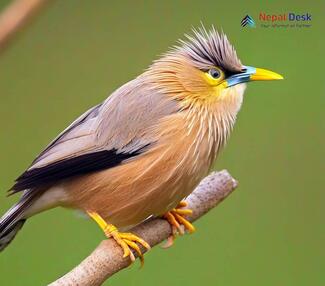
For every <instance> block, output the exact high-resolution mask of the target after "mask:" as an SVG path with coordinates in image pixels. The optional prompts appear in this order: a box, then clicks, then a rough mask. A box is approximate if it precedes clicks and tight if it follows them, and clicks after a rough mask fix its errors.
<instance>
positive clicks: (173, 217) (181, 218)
mask: <svg viewBox="0 0 325 286" xmlns="http://www.w3.org/2000/svg"><path fill="white" fill-rule="evenodd" d="M186 206H187V203H186V202H185V201H181V202H180V203H179V204H178V206H177V207H176V208H174V209H172V210H171V211H169V212H167V213H165V214H164V215H163V217H164V218H165V219H166V220H167V221H168V222H169V224H170V225H171V226H172V232H173V233H172V235H171V236H170V237H169V238H168V240H167V243H166V244H165V245H164V248H167V247H170V246H172V245H173V243H174V240H175V238H176V236H177V234H179V235H183V234H184V228H185V230H187V231H188V232H189V233H193V232H194V231H195V227H194V226H193V225H192V224H191V223H190V222H189V221H188V220H187V219H186V218H185V217H186V216H188V215H191V214H192V210H190V209H185V208H184V207H186Z"/></svg>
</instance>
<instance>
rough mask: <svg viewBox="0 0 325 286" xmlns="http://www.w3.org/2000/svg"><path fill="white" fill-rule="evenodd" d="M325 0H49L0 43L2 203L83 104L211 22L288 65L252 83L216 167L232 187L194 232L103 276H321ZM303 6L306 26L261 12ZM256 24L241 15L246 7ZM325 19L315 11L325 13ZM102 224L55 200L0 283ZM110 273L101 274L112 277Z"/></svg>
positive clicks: (58, 263)
mask: <svg viewBox="0 0 325 286" xmlns="http://www.w3.org/2000/svg"><path fill="white" fill-rule="evenodd" d="M8 2H9V1H1V0H0V7H1V8H3V7H4V6H5V5H6V4H7V3H8ZM324 8H325V6H324V2H323V1H310V2H307V1H306V2H305V1H269V2H267V3H266V2H265V3H263V4H262V2H261V1H257V0H256V1H238V2H236V4H235V3H234V2H229V1H122V2H119V3H117V1H114V2H113V1H99V0H97V1H85V0H84V1H77V0H70V1H64V0H60V1H59V0H58V1H52V3H51V5H50V6H49V7H48V9H45V10H44V11H42V13H41V14H40V16H39V17H37V18H36V19H35V21H33V23H32V24H31V25H29V26H28V27H27V28H26V29H24V31H23V32H22V33H20V34H19V37H18V38H16V39H15V41H14V42H13V43H12V45H11V46H10V47H9V49H7V50H6V51H5V52H4V53H3V54H1V55H0V97H1V99H0V130H1V140H0V162H1V165H0V178H1V182H0V188H1V190H2V192H3V193H2V196H1V200H0V210H1V212H4V211H5V210H6V209H7V208H9V207H10V206H11V205H12V204H13V202H14V201H16V199H17V197H10V198H5V190H7V189H8V188H9V187H10V186H11V184H12V183H13V180H14V179H15V178H16V177H17V176H18V175H19V174H20V173H21V172H22V171H23V170H24V168H26V167H27V166H28V165H29V163H30V162H31V161H32V159H33V158H34V157H35V156H36V155H37V154H38V152H40V151H41V149H42V148H43V147H44V146H46V144H47V143H48V142H49V141H50V140H51V139H52V138H53V137H55V136H56V135H57V134H58V132H60V131H61V130H62V129H63V128H65V127H66V126H67V125H68V124H69V123H70V122H71V121H72V120H73V119H74V118H76V117H77V116H78V115H79V114H80V113H82V112H83V111H85V110H86V109H87V108H89V107H91V106H93V105H95V104H97V103H98V102H100V101H102V100H103V99H105V97H106V96H107V95H108V94H109V93H111V92H112V91H113V90H114V89H115V88H117V87H118V86H120V85H121V84H123V83H124V82H126V81H128V80H130V79H132V78H134V77H135V76H136V75H138V74H139V73H141V72H142V71H143V70H144V69H145V68H146V67H147V66H148V65H149V64H150V62H151V61H152V60H153V59H155V58H157V55H159V54H161V53H163V52H164V51H166V49H167V48H168V47H169V46H171V45H173V44H174V43H175V41H176V40H177V39H178V38H180V37H182V35H183V34H184V33H185V32H189V31H190V29H191V27H192V26H195V27H196V26H198V25H200V21H202V22H203V23H204V24H205V25H207V26H208V25H211V24H214V25H215V26H216V27H219V28H222V29H223V30H224V31H225V32H226V33H227V35H228V36H229V38H230V40H231V41H232V43H233V44H234V45H235V47H236V49H237V52H238V54H239V56H240V58H241V60H242V62H243V63H245V64H247V65H252V66H257V67H264V68H269V69H271V70H274V71H276V72H279V73H281V74H283V75H284V77H285V80H284V81H279V82H260V83H253V84H249V86H248V89H247V91H246V96H245V102H244V105H243V108H242V111H241V112H240V114H239V118H238V122H237V124H236V127H235V130H234V132H233V135H232V137H231V140H230V142H229V144H228V146H227V148H226V149H225V151H224V152H223V153H222V155H221V157H220V158H219V160H218V162H217V164H216V169H223V168H227V169H228V170H229V171H230V172H231V173H232V175H233V176H234V177H235V178H237V179H238V180H239V182H240V185H239V188H238V190H237V191H236V192H235V193H234V194H233V195H232V196H231V197H230V198H229V199H227V200H226V201H225V202H224V203H223V204H222V205H221V206H220V207H218V208H217V209H215V210H213V211H212V212H211V213H209V214H208V215H206V216H205V217H204V218H202V219H201V220H200V221H199V222H198V223H197V224H196V226H197V229H198V231H197V233H195V234H194V235H192V236H185V237H182V238H180V239H179V240H177V242H176V244H175V246H174V247H173V248H171V249H169V250H161V249H159V248H155V249H154V250H153V251H151V252H150V253H149V254H147V255H146V265H145V267H144V268H143V269H142V270H141V271H139V269H138V267H137V266H133V267H132V268H130V269H128V270H126V271H122V272H120V273H119V274H118V275H115V276H114V277H113V278H112V279H111V281H110V283H109V284H110V285H130V286H131V285H153V284H155V285H156V286H159V285H180V284H181V283H184V284H186V285H227V286H231V285H264V286H268V285H296V286H298V285H313V286H316V285H324V282H325V278H324V273H323V272H324V266H325V265H324V260H325V253H324V252H325V251H324V244H323V243H324V239H325V237H324V236H325V231H324V215H325V213H324V201H325V192H324V164H323V162H322V159H324V134H325V133H324V131H325V130H324V112H323V109H324V104H325V101H324V95H325V93H324V91H325V85H324V79H323V70H322V68H323V66H324V55H323V53H324V37H323V26H324V22H323V20H322V19H321V17H322V16H323V15H322V14H321V13H322V11H324ZM263 11H264V12H266V13H269V14H272V13H284V12H297V13H298V12H299V13H307V12H309V13H311V14H312V17H313V20H312V27H311V28H305V29H298V28H295V29H272V28H270V29H265V28H261V27H259V25H258V21H257V19H258V15H259V12H263ZM247 13H248V14H249V15H251V16H252V17H253V18H254V19H255V20H256V22H257V28H255V29H249V28H245V29H244V28H241V27H240V24H239V23H240V20H241V19H242V18H243V16H245V15H246V14H247ZM322 23H323V24H322ZM101 239H103V235H102V233H101V231H100V230H99V229H98V227H97V226H96V225H95V224H94V223H93V222H91V221H89V220H85V219H83V218H80V216H78V215H77V216H76V215H74V213H73V212H71V211H69V210H63V209H55V210H51V211H48V212H46V213H43V214H42V215H39V216H36V217H34V218H32V219H30V220H29V221H28V223H27V224H26V226H25V227H24V229H23V230H22V231H21V232H20V233H19V235H18V236H17V238H16V239H15V241H14V242H13V243H12V245H10V247H8V249H6V251H5V252H3V253H1V255H0V284H1V285H44V284H46V283H48V282H50V281H52V280H54V279H56V278H57V277H58V276H60V275H62V274H63V273H65V272H66V271H68V270H70V269H71V268H72V267H73V266H75V265H76V264H77V263H79V262H80V261H81V259H82V258H84V257H85V256H86V255H87V254H88V253H89V252H90V251H91V250H92V249H93V248H94V247H95V246H96V245H97V244H98V243H99V241H100V240H101ZM107 285H108V283H107Z"/></svg>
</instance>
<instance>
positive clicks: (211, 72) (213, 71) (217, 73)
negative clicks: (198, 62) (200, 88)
mask: <svg viewBox="0 0 325 286" xmlns="http://www.w3.org/2000/svg"><path fill="white" fill-rule="evenodd" d="M209 75H210V76H211V77H213V78H214V79H217V78H219V77H220V76H221V72H220V71H219V70H217V69H215V68H212V69H209Z"/></svg>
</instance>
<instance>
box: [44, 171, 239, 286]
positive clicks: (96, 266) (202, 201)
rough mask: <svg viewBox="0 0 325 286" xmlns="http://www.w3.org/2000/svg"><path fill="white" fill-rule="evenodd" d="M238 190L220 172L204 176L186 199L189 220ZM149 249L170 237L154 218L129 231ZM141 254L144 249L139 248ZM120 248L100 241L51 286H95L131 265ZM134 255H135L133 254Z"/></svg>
mask: <svg viewBox="0 0 325 286" xmlns="http://www.w3.org/2000/svg"><path fill="white" fill-rule="evenodd" d="M236 187H237V181H236V180H234V179H233V178H232V177H231V176H230V174H229V173H228V172H227V171H226V170H223V171H221V172H213V173H212V174H210V175H209V176H207V177H206V178H205V179H204V180H202V182H201V183H200V184H199V186H198V187H197V188H196V189H195V190H194V192H193V193H192V194H191V195H190V196H189V197H188V198H187V199H186V201H187V203H188V207H189V208H190V209H192V210H193V215H191V216H190V217H189V221H195V220H197V219H198V218H200V217H201V216H203V215H204V214H205V213H207V212H208V211H209V210H211V209H212V208H214V207H215V206H217V205H218V204H219V203H220V202H222V201H223V200H224V199H225V198H226V197H227V196H228V195H230V194H231V193H232V191H233V190H234V189H235V188H236ZM131 232H134V233H136V234H137V235H139V236H140V237H141V238H143V239H144V240H145V241H147V242H148V243H149V244H150V245H151V246H152V247H153V246H155V245H157V244H159V243H160V242H162V241H164V240H165V239H167V238H168V237H169V236H170V235H171V227H170V225H169V224H168V222H167V221H165V220H163V219H153V220H150V221H147V222H145V223H142V224H140V225H139V226H137V227H135V228H134V229H132V230H131ZM142 251H145V249H143V248H142ZM122 255H123V253H122V250H121V248H120V247H119V246H118V245H117V244H116V243H115V241H114V240H113V239H108V240H104V241H102V242H101V243H100V244H99V246H98V247H97V248H96V249H95V250H94V251H93V252H92V253H91V254H90V255H89V256H88V257H87V258H86V259H85V260H83V261H82V262H81V263H80V264H79V265H78V266H76V267H75V268H74V269H73V270H71V271H70V272H69V273H67V274H65V275H64V276H63V277H61V278H59V279H58V280H56V281H55V282H53V283H51V284H50V286H63V285H79V286H98V285H101V284H102V283H103V282H104V281H105V280H106V279H107V278H109V277H110V276H112V275H113V274H115V273H116V272H118V271H120V270H122V269H123V268H126V267H128V266H129V265H130V260H129V258H123V257H122ZM135 255H136V254H135Z"/></svg>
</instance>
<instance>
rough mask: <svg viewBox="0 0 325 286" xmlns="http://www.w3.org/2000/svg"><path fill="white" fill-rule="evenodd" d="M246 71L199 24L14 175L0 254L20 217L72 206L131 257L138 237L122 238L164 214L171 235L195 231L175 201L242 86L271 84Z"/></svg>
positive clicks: (230, 121)
mask: <svg viewBox="0 0 325 286" xmlns="http://www.w3.org/2000/svg"><path fill="white" fill-rule="evenodd" d="M282 78H283V77H282V76H281V75H279V74H277V73H274V72H271V71H268V70H265V69H260V68H255V67H251V66H245V65H243V64H242V63H241V61H240V60H239V58H238V57H237V54H236V51H235V49H234V48H233V46H232V45H231V44H230V42H229V41H228V39H227V36H226V35H225V34H223V33H219V32H217V31H216V30H215V29H214V28H213V27H212V28H211V30H210V31H207V30H206V29H205V28H204V27H203V26H202V27H201V28H199V29H198V30H193V34H192V35H186V40H182V41H180V43H179V45H178V46H175V47H173V48H172V49H170V50H169V51H168V52H167V53H166V54H164V55H163V56H162V57H160V58H159V59H157V60H155V61H154V62H153V63H152V64H151V66H149V68H148V69H147V70H146V71H144V72H143V73H142V74H141V75H139V76H138V77H137V78H135V79H133V80H131V81H129V82H128V83H126V84H124V85H123V86H121V87H120V88H118V89H117V90H116V91H114V92H113V93H112V94H111V95H110V96H109V97H108V98H107V99H106V100H105V101H104V102H102V103H100V104H98V105H97V106H95V107H93V108H91V109H90V110H88V111H86V112H85V113H84V114H83V115H81V116H80V117H79V118H78V119H76V120H75V121H74V122H73V123H72V124H71V125H70V126H69V127H68V128H67V129H65V130H64V131H63V132H62V133H61V134H60V135H59V136H58V137H57V138H56V139H55V140H54V141H52V143H50V144H49V145H48V146H47V147H46V148H45V150H44V151H43V152H41V153H40V155H38V157H37V158H36V159H35V160H34V161H33V162H32V164H31V166H30V167H29V168H28V169H27V170H26V171H25V172H24V173H23V174H22V175H20V176H19V177H18V178H17V179H16V181H15V184H14V186H13V187H12V188H11V189H10V191H9V193H10V194H15V193H21V194H22V195H21V197H20V200H19V201H18V202H17V203H16V204H15V205H14V206H13V207H12V208H11V209H9V210H8V211H7V213H6V214H5V215H4V216H3V217H2V218H1V220H0V250H3V249H4V248H5V247H6V246H7V245H8V244H9V243H10V242H11V241H12V239H13V238H14V237H15V235H16V233H17V232H18V231H19V230H20V229H21V227H22V226H23V224H24V223H25V221H26V219H28V218H29V217H31V216H33V215H35V214H37V213H39V212H42V211H44V210H48V209H50V208H53V207H57V206H62V207H66V208H72V209H79V210H82V211H83V212H85V213H86V214H88V215H89V216H90V217H91V218H93V219H94V220H95V221H96V222H97V224H98V225H99V226H100V227H101V228H102V230H103V231H104V233H105V235H106V236H107V237H111V238H113V239H114V240H115V241H116V242H117V243H118V244H119V245H120V246H121V247H122V249H123V252H124V257H127V256H128V257H130V259H131V260H132V261H133V260H134V259H135V257H134V254H133V252H132V251H131V250H132V249H133V250H134V251H136V252H137V253H138V255H139V256H140V258H141V260H143V256H142V253H141V250H140V247H139V244H141V245H142V246H144V247H145V248H148V249H149V248H150V246H149V245H148V243H146V242H145V241H144V240H143V239H141V238H140V237H138V236H136V235H134V234H132V233H127V232H122V231H128V230H130V229H131V228H132V227H133V226H136V225H138V224H140V223H141V222H144V221H146V220H147V219H149V218H152V217H163V218H165V219H167V220H168V222H169V223H170V224H171V225H172V228H173V236H172V238H174V237H175V235H176V234H177V233H182V232H183V231H184V228H185V229H186V230H187V231H188V232H193V231H194V230H195V229H194V227H193V225H192V224H191V223H189V222H188V221H187V220H186V215H189V214H190V213H191V210H189V209H186V204H185V203H184V202H183V201H182V200H183V199H184V198H185V197H186V196H188V195H189V194H190V193H191V192H192V191H193V189H194V188H195V187H196V186H197V185H198V183H199V182H200V181H201V179H202V178H203V177H205V176H206V175H207V174H208V172H209V169H210V168H211V166H212V164H213V162H214V161H215V159H216V157H217V155H218V153H219V151H220V150H221V148H222V147H223V146H224V145H225V143H226V141H227V139H228V137H229V134H230V132H231V130H232V128H233V126H234V123H235V120H236V116H237V113H238V111H239V109H240V107H241V104H242V101H243V94H244V91H245V87H246V82H250V81H256V80H278V79H282Z"/></svg>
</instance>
